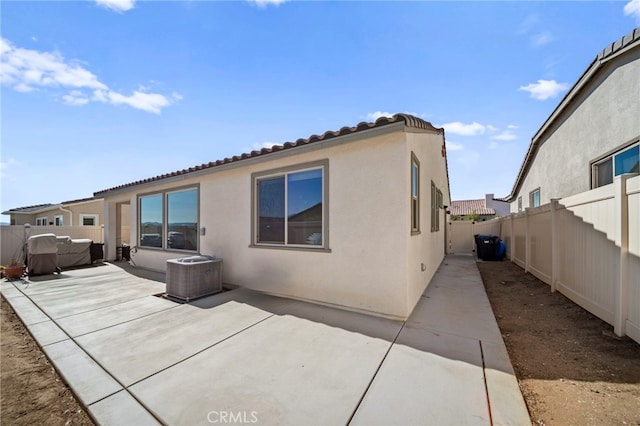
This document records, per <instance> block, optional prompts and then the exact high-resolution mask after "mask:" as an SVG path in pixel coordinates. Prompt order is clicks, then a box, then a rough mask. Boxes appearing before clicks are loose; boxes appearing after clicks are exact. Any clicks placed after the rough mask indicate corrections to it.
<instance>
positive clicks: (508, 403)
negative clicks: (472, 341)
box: [482, 342, 531, 425]
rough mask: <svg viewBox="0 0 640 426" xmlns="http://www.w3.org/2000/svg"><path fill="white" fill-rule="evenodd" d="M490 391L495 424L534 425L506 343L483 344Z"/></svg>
mask: <svg viewBox="0 0 640 426" xmlns="http://www.w3.org/2000/svg"><path fill="white" fill-rule="evenodd" d="M482 353H483V356H484V363H485V370H484V371H485V379H486V381H487V394H488V395H489V405H490V407H491V416H492V420H493V424H494V425H526V424H530V422H531V420H530V419H529V413H528V412H527V411H526V409H525V410H523V409H522V407H526V404H525V402H524V398H523V397H522V393H520V387H519V386H518V380H517V379H516V376H515V373H514V372H513V367H512V366H511V361H509V354H508V353H507V350H506V348H505V347H504V344H503V343H490V342H483V343H482Z"/></svg>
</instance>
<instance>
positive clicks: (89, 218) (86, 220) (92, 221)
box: [80, 214, 98, 226]
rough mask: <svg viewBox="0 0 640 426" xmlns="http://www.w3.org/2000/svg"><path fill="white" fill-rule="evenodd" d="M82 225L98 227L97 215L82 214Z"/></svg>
mask: <svg viewBox="0 0 640 426" xmlns="http://www.w3.org/2000/svg"><path fill="white" fill-rule="evenodd" d="M80 225H82V226H98V215H97V214H81V215H80Z"/></svg>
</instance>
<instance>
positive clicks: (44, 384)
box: [0, 297, 94, 426]
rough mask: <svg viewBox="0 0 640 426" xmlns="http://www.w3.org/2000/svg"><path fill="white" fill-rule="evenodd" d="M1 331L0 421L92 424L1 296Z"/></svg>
mask: <svg viewBox="0 0 640 426" xmlns="http://www.w3.org/2000/svg"><path fill="white" fill-rule="evenodd" d="M0 330H1V333H0V424H3V425H83V426H84V425H93V424H94V423H93V422H92V421H91V418H90V417H89V416H88V415H87V413H86V412H85V411H84V410H83V409H82V408H81V406H80V404H78V402H77V401H76V399H75V397H74V396H73V394H72V392H71V390H69V388H68V387H67V386H66V385H65V384H64V383H63V381H62V380H61V379H60V377H59V376H58V374H57V373H56V371H55V370H54V369H53V367H52V366H51V364H50V363H49V360H47V358H46V357H45V356H44V354H43V353H42V351H41V350H40V348H39V347H38V345H37V344H36V343H35V341H34V340H33V338H32V337H31V335H30V334H29V332H28V331H27V330H26V329H25V328H24V325H23V324H22V322H21V321H20V318H18V316H17V315H16V314H15V313H14V312H13V310H12V309H11V306H9V304H8V303H7V302H6V301H5V300H4V297H3V298H2V301H1V306H0Z"/></svg>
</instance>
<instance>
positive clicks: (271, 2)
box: [248, 0, 288, 8]
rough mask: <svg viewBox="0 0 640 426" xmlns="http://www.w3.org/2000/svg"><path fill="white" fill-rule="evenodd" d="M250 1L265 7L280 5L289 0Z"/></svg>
mask: <svg viewBox="0 0 640 426" xmlns="http://www.w3.org/2000/svg"><path fill="white" fill-rule="evenodd" d="M248 1H249V3H255V4H256V6H258V7H260V8H265V7H267V6H270V5H272V6H276V7H277V6H280V5H281V4H282V3H286V2H287V1H288V0H248Z"/></svg>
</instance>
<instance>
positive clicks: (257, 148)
mask: <svg viewBox="0 0 640 426" xmlns="http://www.w3.org/2000/svg"><path fill="white" fill-rule="evenodd" d="M274 145H278V144H277V143H274V142H262V143H254V144H253V145H251V150H252V151H260V150H261V149H262V148H271V147H272V146H274Z"/></svg>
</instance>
